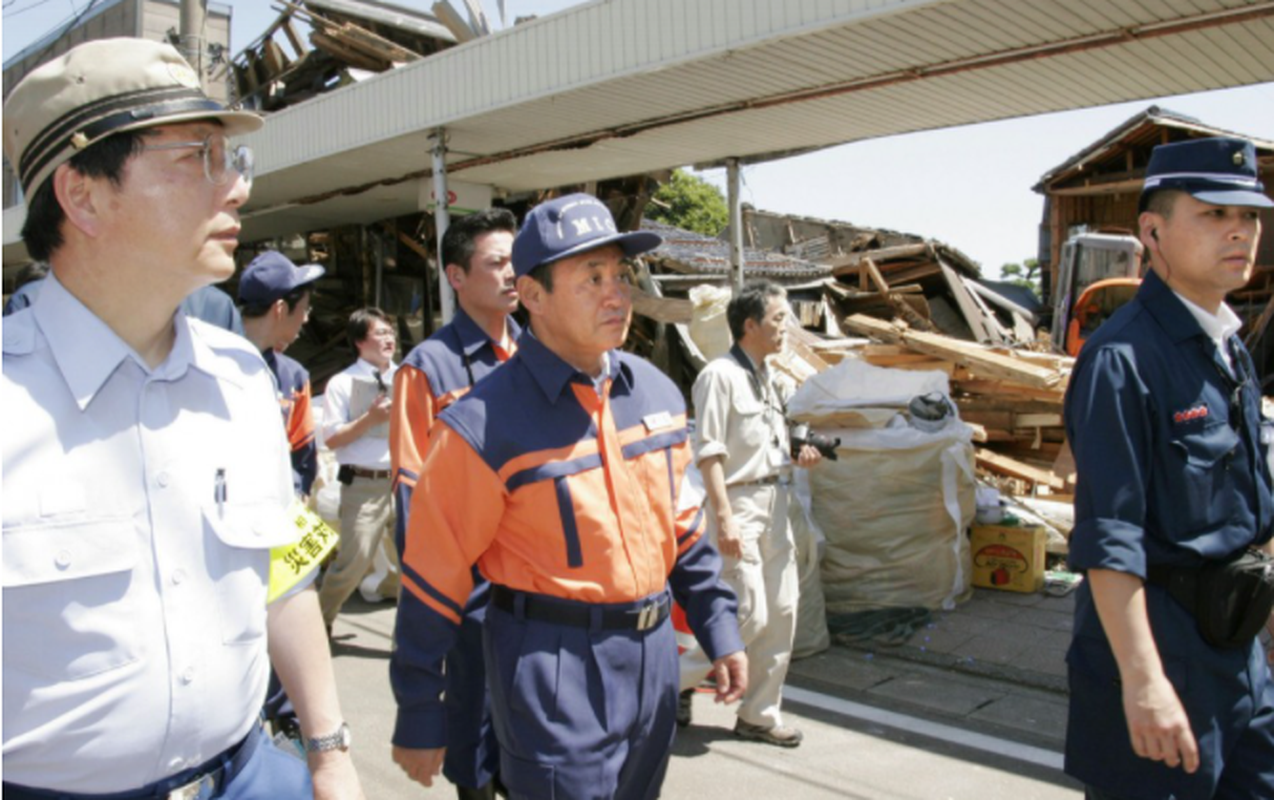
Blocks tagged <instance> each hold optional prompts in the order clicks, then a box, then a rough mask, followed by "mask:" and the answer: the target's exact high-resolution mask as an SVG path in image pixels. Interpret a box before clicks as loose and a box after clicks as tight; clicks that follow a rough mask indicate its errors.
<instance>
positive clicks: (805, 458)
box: [796, 444, 823, 469]
mask: <svg viewBox="0 0 1274 800" xmlns="http://www.w3.org/2000/svg"><path fill="white" fill-rule="evenodd" d="M822 460H823V454H822V453H820V452H818V448H817V447H815V446H814V445H812V444H803V445H801V452H800V453H799V454H797V457H796V466H798V467H801V468H802V469H809V468H810V467H813V466H816V465H817V464H818V463H819V462H820V461H822Z"/></svg>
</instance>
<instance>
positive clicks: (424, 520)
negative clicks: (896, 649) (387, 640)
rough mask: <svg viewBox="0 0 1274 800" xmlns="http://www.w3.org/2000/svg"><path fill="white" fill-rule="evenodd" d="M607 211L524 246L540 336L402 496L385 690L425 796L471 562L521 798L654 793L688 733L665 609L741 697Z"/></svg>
mask: <svg viewBox="0 0 1274 800" xmlns="http://www.w3.org/2000/svg"><path fill="white" fill-rule="evenodd" d="M658 244H659V237H658V236H656V235H654V234H652V233H647V232H633V233H620V232H619V231H617V230H616V228H615V222H614V220H613V218H612V217H611V214H610V211H609V210H608V209H607V208H606V206H605V205H603V204H602V203H601V202H599V201H598V200H597V199H596V198H594V197H591V196H589V195H584V194H574V195H568V196H566V197H560V198H557V199H555V200H551V201H548V202H546V203H543V204H541V205H539V206H537V207H536V208H534V209H532V211H531V212H530V214H529V215H528V216H527V218H526V220H525V222H524V223H523V225H522V229H521V230H520V231H519V232H518V235H517V237H516V238H515V239H514V243H513V269H514V272H515V274H516V275H517V276H518V277H517V293H518V297H519V299H520V300H521V302H522V304H523V306H524V307H525V308H526V310H527V311H528V313H529V315H530V330H529V331H528V332H527V333H525V334H523V336H522V337H521V339H520V340H519V342H518V351H517V354H516V355H514V356H513V357H512V358H511V359H509V361H508V362H507V363H506V364H505V365H504V366H502V367H501V368H499V369H497V370H495V371H494V372H492V373H491V374H490V375H489V376H487V377H486V378H484V379H483V380H482V381H481V382H479V383H477V384H476V385H475V386H474V387H473V389H472V390H471V391H470V392H469V393H468V394H467V395H465V396H464V397H463V398H461V399H460V400H459V401H457V402H456V403H454V404H452V405H451V406H449V407H448V408H447V409H446V410H445V411H443V412H442V415H441V416H440V417H439V423H440V424H439V425H437V426H436V428H435V431H434V434H433V436H432V437H431V440H430V447H429V452H428V454H427V455H426V457H425V462H424V465H423V468H422V469H421V473H420V477H419V479H418V481H417V484H416V491H415V493H414V494H413V496H412V507H411V514H410V517H409V520H408V528H407V536H406V550H405V554H404V558H403V578H402V582H403V589H404V591H403V593H402V599H401V601H400V603H399V609H398V624H397V629H396V631H395V642H396V645H397V646H396V648H395V650H394V655H393V659H392V661H391V666H390V677H391V680H392V682H393V686H394V693H395V697H396V698H397V701H398V721H397V725H396V727H395V730H394V737H393V741H394V745H395V747H394V759H395V761H397V762H398V763H399V764H400V765H401V766H402V767H403V769H404V770H405V771H406V772H407V774H408V775H410V776H411V777H412V778H413V779H415V780H418V781H420V782H421V783H423V784H425V785H426V786H428V785H431V783H432V781H433V779H434V776H436V775H437V774H438V770H439V766H440V764H441V762H442V758H443V754H444V753H443V748H444V747H445V746H446V741H447V739H446V715H445V712H444V705H443V701H442V699H441V697H440V695H441V694H442V690H443V673H442V662H443V658H444V656H445V655H446V653H447V652H448V650H450V649H451V647H452V644H453V642H454V641H455V638H456V635H457V630H458V628H459V626H460V624H461V617H462V614H463V612H464V607H465V603H466V601H467V600H468V599H469V596H470V593H471V591H472V589H473V585H474V577H473V574H472V572H471V568H472V567H473V566H474V565H475V564H476V565H477V567H478V569H479V570H480V571H481V574H482V576H483V577H485V578H486V579H487V580H489V581H490V582H491V604H490V606H489V607H488V610H487V617H486V626H485V629H484V631H483V636H484V638H485V644H486V662H487V663H486V666H487V680H488V685H489V687H490V692H491V710H492V717H493V720H494V724H495V730H496V736H497V739H498V740H499V743H500V777H501V780H502V781H503V782H504V784H505V785H506V786H507V787H508V789H509V792H510V795H511V796H512V797H537V798H538V797H615V798H650V797H655V796H657V795H658V794H659V789H660V786H661V785H662V784H663V778H664V773H665V771H666V770H667V765H668V755H669V749H670V747H671V744H672V738H673V735H674V732H675V730H676V725H675V721H674V720H675V715H676V705H677V645H676V641H675V639H674V637H673V630H672V625H671V623H670V621H669V619H668V612H669V609H670V607H671V604H672V598H673V597H675V598H676V600H677V601H678V602H679V603H680V604H681V606H682V607H683V608H684V609H685V610H686V614H687V617H688V618H689V620H690V623H691V626H692V627H693V629H694V630H695V632H696V634H697V636H698V638H699V641H700V643H701V644H702V645H703V648H704V650H705V651H707V653H708V655H709V658H710V659H712V660H713V663H714V673H715V675H716V678H717V692H718V699H719V700H722V701H733V700H736V699H738V697H739V696H740V695H741V694H742V692H743V690H744V688H746V687H745V684H746V664H747V659H746V657H745V656H744V654H743V652H742V651H743V645H742V642H741V641H740V639H739V632H738V620H737V618H736V611H735V606H736V603H735V598H734V594H733V592H731V591H730V589H729V588H728V587H726V586H725V585H724V584H723V583H722V582H721V580H720V567H721V559H720V557H719V556H718V555H717V552H716V551H715V550H714V549H713V548H712V546H711V544H710V543H709V540H708V538H707V537H706V536H705V535H704V524H703V513H702V511H701V509H700V507H699V503H700V498H699V497H694V496H691V493H690V491H689V490H688V489H687V487H686V486H684V485H683V478H684V475H685V470H686V467H687V465H688V464H689V462H690V459H691V452H690V442H689V437H688V434H687V430H686V412H685V405H684V402H683V400H682V398H681V393H680V392H679V391H678V390H677V388H676V386H675V385H674V384H673V383H672V381H670V380H668V378H667V377H666V376H664V375H663V374H662V373H660V372H659V371H658V370H656V369H655V368H654V367H653V366H652V365H651V364H649V363H648V362H646V361H643V360H642V359H640V358H636V357H634V356H632V355H630V354H628V353H625V352H623V351H622V350H620V349H619V348H620V347H621V346H622V345H623V343H624V340H625V339H626V337H627V335H628V325H629V321H630V319H631V316H632V281H633V276H632V267H631V266H630V265H629V263H628V258H629V257H632V256H635V255H637V254H639V253H642V252H645V251H647V250H650V249H652V248H653V247H655V246H657V245H658Z"/></svg>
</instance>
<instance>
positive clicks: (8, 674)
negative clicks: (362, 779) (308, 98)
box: [0, 39, 362, 800]
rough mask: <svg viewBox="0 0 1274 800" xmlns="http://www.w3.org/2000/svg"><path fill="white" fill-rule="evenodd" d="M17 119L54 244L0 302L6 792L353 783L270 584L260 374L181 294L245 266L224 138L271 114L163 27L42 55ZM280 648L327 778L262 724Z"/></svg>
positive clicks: (324, 696) (306, 647)
mask: <svg viewBox="0 0 1274 800" xmlns="http://www.w3.org/2000/svg"><path fill="white" fill-rule="evenodd" d="M3 126H4V152H5V155H6V156H7V157H8V159H9V163H10V164H12V165H13V166H14V168H15V170H16V171H17V173H18V176H19V179H20V180H21V181H22V186H23V189H24V190H25V195H26V197H27V199H28V209H27V218H26V223H25V226H24V228H23V238H24V239H25V240H26V243H27V246H28V249H29V250H30V252H31V254H32V255H33V256H34V257H35V258H38V259H41V260H47V261H48V262H49V263H50V264H51V266H52V273H51V274H50V275H49V277H48V278H47V279H46V280H45V283H44V286H43V288H42V289H41V295H40V300H39V302H38V303H36V304H34V305H33V306H32V307H31V308H29V309H24V310H22V311H19V312H17V313H15V314H13V315H12V316H10V317H8V318H7V319H6V321H5V325H4V369H3V374H2V377H0V406H2V407H3V408H4V410H5V413H6V415H7V417H8V422H7V424H6V425H4V426H3V427H2V428H0V451H2V452H3V465H4V477H5V484H4V500H5V502H4V537H3V541H4V551H3V558H2V563H3V569H2V575H3V587H4V604H3V605H4V623H3V628H4V645H5V647H4V673H3V674H4V721H3V730H4V746H3V751H4V764H3V773H4V780H5V783H4V788H3V794H4V797H5V798H6V800H27V799H28V798H49V797H57V798H66V799H69V800H78V799H79V798H93V797H101V796H102V795H108V796H109V797H111V798H120V799H121V800H124V799H127V798H140V797H182V798H195V797H198V798H206V797H214V796H215V797H218V798H225V799H226V800H250V799H255V798H286V799H288V800H291V799H292V798H310V797H313V796H315V794H316V793H317V796H318V797H320V798H361V797H362V792H361V790H360V789H359V786H358V779H357V777H356V775H355V773H354V768H353V764H352V762H351V760H350V756H349V753H348V748H349V742H350V737H349V729H348V727H347V726H346V725H345V724H344V723H343V722H342V721H341V713H340V708H339V704H338V702H337V698H336V688H335V681H334V679H333V674H332V667H331V661H330V659H329V657H328V654H327V649H326V647H325V642H324V639H323V631H322V628H321V626H320V617H319V609H318V603H317V601H316V599H315V593H314V592H312V591H301V592H296V593H293V594H290V595H288V596H285V597H283V598H281V599H279V600H277V601H275V602H274V603H272V604H270V605H269V606H268V607H267V604H266V593H267V583H268V577H269V567H270V549H271V548H272V547H275V546H279V545H284V544H287V543H289V542H291V541H292V540H294V539H295V538H296V536H297V530H296V527H295V526H294V525H293V523H292V522H291V520H290V519H289V517H288V514H287V509H288V506H289V503H290V502H291V499H292V487H291V483H292V482H291V478H290V467H289V463H288V454H287V444H286V440H285V438H284V434H283V425H282V421H281V419H280V416H279V410H278V405H277V404H276V402H275V393H274V385H273V380H272V378H271V376H270V372H269V370H268V369H267V367H266V365H265V362H264V361H263V360H262V359H261V356H260V353H259V352H257V351H256V349H255V348H254V347H253V346H252V345H251V344H249V343H248V342H247V340H245V339H243V338H242V337H240V336H237V335H234V334H232V333H228V332H226V331H223V330H221V329H219V328H216V327H215V326H212V325H208V324H205V323H202V322H200V321H198V320H194V319H190V318H188V317H186V316H185V314H183V313H181V312H179V311H178V306H179V304H180V303H181V301H182V299H183V298H185V297H186V296H187V295H189V294H190V293H191V292H192V291H195V290H196V289H198V288H200V287H202V286H206V285H209V284H212V283H215V282H217V281H221V280H224V279H226V278H227V277H229V276H230V275H231V274H232V273H233V272H234V258H233V254H234V250H235V247H236V246H237V244H238V233H239V209H240V208H241V207H242V206H243V204H244V203H245V202H246V201H247V199H248V190H249V184H250V181H251V179H252V157H251V151H249V150H247V149H246V148H232V146H231V145H230V144H229V142H228V141H227V136H228V135H231V134H238V133H244V132H247V131H251V130H255V129H257V128H259V127H260V126H261V121H260V119H259V118H257V117H256V116H255V115H252V114H248V113H243V112H229V111H227V110H226V109H224V108H222V107H221V106H220V105H218V104H217V103H215V102H213V101H212V100H209V99H208V98H207V97H206V96H205V95H204V94H203V92H202V90H200V88H199V81H198V77H197V76H196V75H195V73H194V72H193V71H192V70H191V69H190V67H189V66H188V65H187V64H186V62H184V61H183V60H182V59H181V57H180V56H178V55H177V51H176V50H174V49H173V48H172V47H170V46H169V45H165V44H159V43H157V42H149V41H143V40H140V39H107V40H99V41H94V42H89V43H87V44H83V45H80V46H79V47H76V48H74V49H73V50H71V51H70V52H68V53H66V54H65V55H62V56H59V57H57V58H55V59H54V60H52V61H50V62H48V63H46V64H44V65H43V66H41V67H39V68H37V69H36V70H34V71H33V72H31V73H30V75H28V76H27V77H26V78H25V79H24V80H23V81H22V83H20V84H19V85H18V86H17V87H16V88H15V89H14V90H13V92H12V94H10V96H9V98H8V101H7V102H6V103H5V107H4V122H3ZM267 642H268V656H267ZM271 661H273V663H274V664H275V666H276V668H277V669H278V672H279V675H280V676H281V678H282V679H283V683H284V685H285V687H286V688H287V691H288V693H289V694H290V695H291V697H292V699H293V701H294V703H295V705H296V708H297V712H298V714H299V716H300V722H301V728H302V731H303V733H304V735H305V737H306V738H307V740H308V743H309V746H310V755H309V767H310V770H309V773H310V774H312V776H313V788H311V779H310V774H307V770H306V769H305V765H304V764H303V763H302V762H301V761H299V760H297V759H295V758H292V757H290V756H288V755H285V754H284V753H283V752H282V751H280V750H277V749H276V748H275V747H274V746H273V744H272V743H271V742H270V741H269V738H268V737H267V736H265V735H264V734H263V732H262V730H261V725H260V721H259V714H260V710H261V703H262V700H263V698H264V696H265V689H266V679H267V677H268V675H269V669H270V662H271Z"/></svg>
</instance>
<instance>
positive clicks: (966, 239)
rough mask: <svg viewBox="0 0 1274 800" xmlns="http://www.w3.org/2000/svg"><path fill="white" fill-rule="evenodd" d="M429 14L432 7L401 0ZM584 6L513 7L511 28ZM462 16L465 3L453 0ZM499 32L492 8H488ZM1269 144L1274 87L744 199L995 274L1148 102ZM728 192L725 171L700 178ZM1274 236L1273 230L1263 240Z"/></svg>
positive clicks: (888, 154) (938, 147)
mask: <svg viewBox="0 0 1274 800" xmlns="http://www.w3.org/2000/svg"><path fill="white" fill-rule="evenodd" d="M88 2H89V0H4V11H3V15H2V16H0V25H2V27H3V36H4V57H5V58H8V57H9V55H10V54H12V53H15V52H17V51H18V50H19V49H20V48H22V47H24V46H26V45H27V44H28V43H30V42H31V41H33V40H35V39H37V38H39V37H40V36H42V35H43V34H44V33H46V32H48V31H49V30H51V29H53V28H54V27H55V26H57V25H58V24H59V23H62V24H64V23H65V22H66V21H67V20H69V19H71V18H73V16H74V15H75V13H76V12H77V11H78V10H80V9H82V8H83V7H84V6H85V5H86V4H87V3H88ZM397 2H399V3H401V4H402V5H406V6H412V7H417V8H422V9H427V8H429V7H430V6H432V5H433V2H432V0H397ZM577 2H578V0H506V3H505V5H506V10H507V14H508V19H509V21H510V22H512V20H513V18H514V17H516V16H525V15H528V14H540V15H543V14H548V13H552V12H554V11H558V10H561V9H563V8H566V7H569V6H572V5H576V4H577ZM226 4H227V5H230V6H231V7H232V8H233V23H232V30H231V37H232V41H231V46H232V47H233V48H234V49H236V50H238V49H239V48H242V47H243V45H244V44H246V43H247V42H249V41H251V40H252V39H254V38H256V36H257V35H259V34H260V32H261V31H262V30H264V29H265V27H266V26H267V25H269V24H270V22H272V21H273V20H274V18H275V16H276V12H275V11H273V10H271V9H270V6H271V5H272V3H270V2H268V0H230V2H228V3H226ZM454 4H455V5H456V6H457V7H462V6H463V3H462V2H460V0H455V2H454ZM482 4H483V7H484V8H485V9H486V12H487V14H488V16H490V17H491V18H492V24H493V26H495V27H499V21H498V19H499V12H498V10H497V9H498V6H497V4H496V0H483V3H482ZM1156 104H1157V105H1159V106H1161V107H1163V108H1167V109H1171V110H1173V111H1178V112H1181V113H1183V114H1188V115H1190V116H1193V117H1196V118H1198V119H1200V120H1201V121H1203V122H1205V123H1207V124H1209V125H1214V126H1216V127H1219V128H1225V129H1228V130H1233V131H1237V132H1239V133H1244V134H1247V135H1249V136H1255V137H1260V138H1264V139H1270V140H1274V83H1265V84H1260V85H1257V86H1249V87H1242V88H1237V89H1226V90H1221V91H1215V92H1204V93H1201V94H1192V95H1179V96H1176V97H1166V98H1152V99H1147V100H1144V101H1138V102H1134V103H1123V104H1119V105H1113V106H1102V107H1099V108H1091V109H1083V110H1079V111H1068V112H1061V113H1055V114H1044V115H1039V116H1035V117H1025V118H1019V119H1014V120H1007V121H1004V122H994V123H985V124H981V125H969V126H964V127H960V128H948V129H944V130H936V131H926V132H920V133H913V134H906V135H902V136H891V137H888V138H883V139H874V140H869V141H863V142H855V143H853V144H848V145H841V146H839V147H832V148H828V149H826V150H822V151H819V152H817V153H811V154H807V155H803V156H798V157H795V158H788V159H783V160H781V161H774V162H770V163H767V164H762V165H756V166H752V167H747V168H745V169H744V172H743V181H744V189H743V199H744V200H745V201H746V202H750V203H752V204H753V205H754V206H756V207H757V208H763V209H766V210H770V211H779V212H784V213H791V214H799V215H802V216H809V217H819V218H823V219H836V220H845V221H849V222H853V223H855V224H858V225H867V226H873V227H880V228H891V229H894V230H900V231H906V232H908V233H917V234H921V235H924V236H928V237H931V238H935V239H940V240H942V241H945V242H947V243H949V244H951V245H954V246H955V247H958V248H959V249H960V250H962V251H964V252H965V253H966V254H967V255H969V256H970V257H972V258H973V259H974V260H976V261H979V262H981V263H982V265H983V268H984V272H985V274H987V275H988V276H989V277H995V276H996V275H997V274H998V273H999V267H1000V265H1001V264H1004V263H1006V262H1017V261H1021V260H1023V259H1025V258H1031V257H1033V256H1035V254H1036V253H1035V251H1036V246H1037V241H1038V236H1039V222H1040V216H1041V214H1042V212H1043V199H1042V198H1041V197H1040V196H1039V195H1037V194H1035V193H1033V192H1032V191H1031V187H1032V186H1034V185H1035V183H1036V182H1037V181H1038V180H1039V178H1040V176H1041V175H1043V174H1044V173H1045V172H1046V171H1048V170H1049V169H1051V168H1052V167H1054V166H1056V165H1058V164H1060V163H1062V162H1063V161H1065V160H1066V159H1067V158H1069V157H1070V156H1071V155H1073V154H1075V153H1077V152H1078V151H1080V150H1082V149H1083V148H1084V147H1086V146H1087V145H1089V144H1090V143H1092V142H1093V141H1094V140H1095V139H1097V138H1099V137H1100V136H1102V135H1104V134H1105V133H1106V132H1108V131H1110V130H1111V129H1113V128H1115V127H1116V126H1118V125H1119V124H1120V123H1121V122H1123V121H1124V120H1126V119H1127V118H1129V117H1131V116H1133V115H1134V114H1136V113H1138V112H1140V111H1142V110H1143V109H1145V108H1146V107H1148V106H1150V105H1156ZM704 177H706V178H708V179H709V180H711V181H713V182H714V183H716V184H717V185H719V186H721V187H722V188H723V189H724V186H725V173H724V170H713V171H710V172H708V173H704ZM1267 235H1274V233H1267Z"/></svg>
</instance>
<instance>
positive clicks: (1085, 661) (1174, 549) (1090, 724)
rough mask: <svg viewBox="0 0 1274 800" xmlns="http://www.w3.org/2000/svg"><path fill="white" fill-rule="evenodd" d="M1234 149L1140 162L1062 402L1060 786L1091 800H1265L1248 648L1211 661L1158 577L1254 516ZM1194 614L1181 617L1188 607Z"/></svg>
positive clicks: (1246, 274) (1240, 533)
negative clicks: (1063, 696)
mask: <svg viewBox="0 0 1274 800" xmlns="http://www.w3.org/2000/svg"><path fill="white" fill-rule="evenodd" d="M1257 174H1258V173H1257V166H1256V158H1255V152H1254V149H1253V147H1252V145H1251V144H1250V143H1248V142H1244V141H1240V140H1234V139H1202V140H1192V141H1187V142H1180V143H1175V144H1170V145H1162V146H1160V147H1157V148H1156V149H1155V151H1154V153H1153V155H1152V156H1151V160H1150V164H1149V166H1148V168H1147V171H1146V183H1145V187H1144V188H1143V191H1142V197H1141V209H1142V210H1141V214H1140V217H1139V228H1140V237H1141V240H1142V242H1143V243H1144V244H1145V245H1146V247H1147V249H1148V251H1149V254H1150V259H1151V268H1152V269H1151V271H1150V272H1149V273H1148V274H1147V275H1146V278H1145V281H1144V283H1143V284H1142V286H1141V289H1140V290H1139V292H1138V294H1137V297H1136V298H1135V299H1134V300H1133V301H1132V302H1131V303H1129V304H1128V305H1127V306H1125V307H1124V308H1122V309H1120V311H1119V312H1117V313H1116V314H1115V315H1114V316H1113V317H1111V319H1110V320H1109V321H1107V322H1106V323H1105V324H1104V325H1103V326H1102V327H1101V328H1100V329H1099V330H1098V331H1097V333H1096V334H1095V335H1094V336H1093V337H1092V338H1091V339H1089V341H1088V342H1087V343H1086V344H1085V346H1084V349H1083V351H1082V352H1081V354H1080V357H1079V361H1078V363H1077V364H1076V367H1075V372H1074V375H1073V377H1072V380H1071V385H1070V390H1069V391H1068V393H1067V396H1066V430H1067V435H1068V437H1069V439H1070V442H1071V444H1072V447H1073V448H1074V451H1075V458H1076V462H1077V465H1078V473H1079V484H1078V489H1077V492H1076V495H1075V521H1076V525H1075V529H1074V531H1073V533H1072V534H1071V556H1070V559H1071V565H1072V567H1073V568H1074V569H1076V570H1082V571H1085V572H1086V573H1087V580H1086V581H1085V583H1084V585H1083V586H1082V587H1081V589H1080V591H1079V593H1078V594H1077V598H1076V609H1075V636H1074V640H1073V642H1072V645H1071V649H1070V652H1069V654H1068V656H1067V661H1068V664H1069V671H1070V687H1071V705H1070V721H1069V729H1068V733H1067V745H1066V771H1067V772H1068V773H1070V774H1071V775H1073V776H1075V777H1077V778H1079V779H1080V780H1081V781H1083V782H1084V783H1085V784H1086V786H1087V787H1088V794H1087V796H1088V797H1089V798H1092V799H1093V800H1100V799H1104V798H1120V799H1125V798H1126V799H1128V800H1138V799H1140V798H1144V799H1145V800H1150V799H1151V798H1155V800H1168V798H1175V800H1204V799H1205V798H1255V797H1274V686H1271V683H1270V680H1269V673H1268V670H1267V667H1266V663H1265V658H1264V655H1263V654H1262V653H1261V652H1260V647H1259V645H1258V643H1257V642H1256V641H1255V640H1252V641H1250V642H1245V643H1243V644H1242V645H1240V646H1235V647H1219V646H1214V645H1212V644H1210V643H1209V642H1208V641H1207V640H1206V639H1205V638H1204V637H1203V635H1202V634H1201V631H1200V623H1199V621H1198V619H1196V616H1195V611H1196V610H1198V609H1189V608H1187V607H1186V605H1185V603H1183V602H1179V601H1178V600H1177V599H1175V598H1174V597H1173V596H1171V595H1170V594H1169V591H1168V590H1167V588H1166V584H1165V580H1166V577H1165V576H1166V575H1168V574H1169V573H1171V574H1173V575H1178V576H1180V575H1197V574H1198V570H1199V568H1201V567H1204V566H1205V565H1208V564H1215V563H1216V562H1218V561H1222V560H1225V559H1226V558H1228V557H1229V556H1231V555H1232V554H1235V553H1241V552H1243V551H1244V550H1245V549H1246V548H1248V547H1249V546H1259V547H1261V548H1262V549H1268V547H1269V545H1268V542H1269V539H1270V523H1271V514H1272V503H1271V490H1270V470H1269V467H1268V465H1267V462H1266V451H1267V445H1265V444H1263V443H1262V442H1261V424H1260V409H1259V402H1260V397H1259V388H1258V384H1257V381H1256V376H1255V372H1254V369H1253V366H1252V360H1251V358H1250V357H1249V355H1248V353H1247V351H1246V350H1245V349H1244V348H1243V345H1242V344H1241V343H1240V341H1239V339H1238V338H1237V337H1236V336H1235V333H1236V332H1237V330H1238V329H1239V327H1240V322H1239V320H1238V317H1237V316H1236V315H1235V314H1234V312H1233V311H1232V310H1230V308H1229V307H1228V306H1226V304H1225V302H1224V301H1225V296H1226V294H1227V293H1228V292H1231V291H1234V290H1236V289H1239V288H1241V287H1242V286H1244V285H1245V284H1246V283H1247V281H1248V279H1249V278H1250V277H1251V273H1252V269H1253V264H1254V261H1255V256H1256V251H1257V245H1258V242H1259V239H1260V220H1259V210H1260V208H1268V207H1271V206H1274V203H1272V202H1271V201H1270V199H1269V198H1268V197H1266V196H1265V194H1264V193H1263V188H1264V187H1263V186H1262V185H1261V183H1260V182H1259V180H1258V177H1257ZM1196 605H1197V603H1196Z"/></svg>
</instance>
